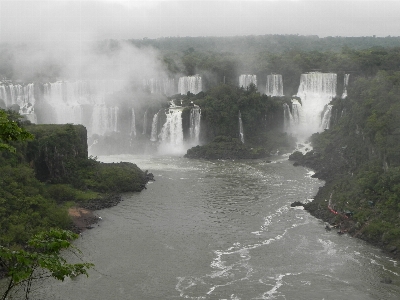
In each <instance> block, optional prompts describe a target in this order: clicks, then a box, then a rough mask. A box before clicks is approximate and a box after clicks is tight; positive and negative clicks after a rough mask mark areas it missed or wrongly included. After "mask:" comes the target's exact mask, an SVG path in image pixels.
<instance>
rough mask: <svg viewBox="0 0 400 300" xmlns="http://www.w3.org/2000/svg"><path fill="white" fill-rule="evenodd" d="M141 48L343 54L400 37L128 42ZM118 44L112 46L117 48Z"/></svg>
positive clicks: (398, 41)
mask: <svg viewBox="0 0 400 300" xmlns="http://www.w3.org/2000/svg"><path fill="white" fill-rule="evenodd" d="M128 41H129V42H130V43H132V44H133V45H135V46H137V47H139V48H146V47H152V48H155V49H158V50H160V51H161V52H163V53H165V52H184V51H186V50H187V49H189V48H194V49H197V50H198V51H200V52H207V51H212V52H218V53H223V52H230V53H234V54H249V55H251V54H257V53H259V52H263V51H266V52H271V53H283V52H287V51H290V50H303V51H321V52H326V51H333V52H340V51H341V49H342V48H343V47H346V46H347V47H349V48H351V49H354V50H362V49H368V48H371V47H376V46H379V47H386V48H387V47H399V46H400V37H391V36H387V37H375V36H363V37H340V36H336V37H332V36H329V37H323V38H320V37H318V36H316V35H309V36H302V35H279V34H269V35H248V36H230V37H164V38H158V39H146V38H145V39H140V40H139V39H131V40H128ZM116 43H117V41H113V43H111V46H112V47H116Z"/></svg>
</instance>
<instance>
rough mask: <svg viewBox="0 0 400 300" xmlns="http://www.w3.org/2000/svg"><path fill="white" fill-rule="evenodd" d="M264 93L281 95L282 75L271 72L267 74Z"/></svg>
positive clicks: (274, 95)
mask: <svg viewBox="0 0 400 300" xmlns="http://www.w3.org/2000/svg"><path fill="white" fill-rule="evenodd" d="M266 94H267V95H268V96H273V97H282V96H283V81H282V75H280V74H272V75H268V76H267V89H266Z"/></svg>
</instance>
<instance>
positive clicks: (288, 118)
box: [283, 103, 293, 132]
mask: <svg viewBox="0 0 400 300" xmlns="http://www.w3.org/2000/svg"><path fill="white" fill-rule="evenodd" d="M292 123H293V117H292V113H291V111H290V107H289V105H288V104H287V103H283V128H284V131H285V132H290V130H291V128H292Z"/></svg>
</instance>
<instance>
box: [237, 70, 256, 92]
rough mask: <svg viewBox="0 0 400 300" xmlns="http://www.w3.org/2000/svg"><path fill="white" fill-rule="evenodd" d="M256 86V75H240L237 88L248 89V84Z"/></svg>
mask: <svg viewBox="0 0 400 300" xmlns="http://www.w3.org/2000/svg"><path fill="white" fill-rule="evenodd" d="M252 83H253V84H254V85H255V86H257V75H250V74H242V75H240V76H239V86H240V87H243V88H245V89H246V88H248V87H249V85H250V84H252Z"/></svg>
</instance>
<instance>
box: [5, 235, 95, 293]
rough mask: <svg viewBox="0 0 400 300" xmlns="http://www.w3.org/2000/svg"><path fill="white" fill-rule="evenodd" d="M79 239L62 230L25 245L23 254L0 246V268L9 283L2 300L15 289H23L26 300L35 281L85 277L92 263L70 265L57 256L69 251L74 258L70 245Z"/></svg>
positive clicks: (35, 238)
mask: <svg viewBox="0 0 400 300" xmlns="http://www.w3.org/2000/svg"><path fill="white" fill-rule="evenodd" d="M77 238H78V235H77V234H75V233H73V232H71V231H68V230H61V229H51V230H49V231H47V232H41V233H38V234H36V235H34V236H33V237H32V238H31V239H30V240H29V242H28V246H27V248H26V250H11V249H8V248H6V247H3V246H0V266H1V267H2V268H3V270H4V271H5V273H6V277H7V279H8V284H7V288H6V290H5V292H4V294H3V295H2V296H1V299H2V300H5V299H7V296H8V295H10V294H11V293H12V292H15V291H16V290H18V288H23V289H24V292H23V294H24V297H25V299H29V293H30V291H31V287H32V283H33V282H34V281H37V280H40V279H44V278H48V277H53V278H55V279H58V280H61V281H63V280H64V279H65V278H66V277H70V278H72V277H76V276H79V275H82V274H84V275H86V276H88V273H87V270H88V269H89V268H91V267H93V266H94V265H93V264H91V263H77V264H70V263H68V262H67V261H66V259H65V258H63V257H62V256H61V254H60V252H61V251H62V250H64V249H70V250H72V251H73V252H74V253H75V254H76V252H78V254H79V253H80V251H79V250H78V249H77V248H76V247H74V246H73V245H72V244H71V241H73V240H75V239H77Z"/></svg>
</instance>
